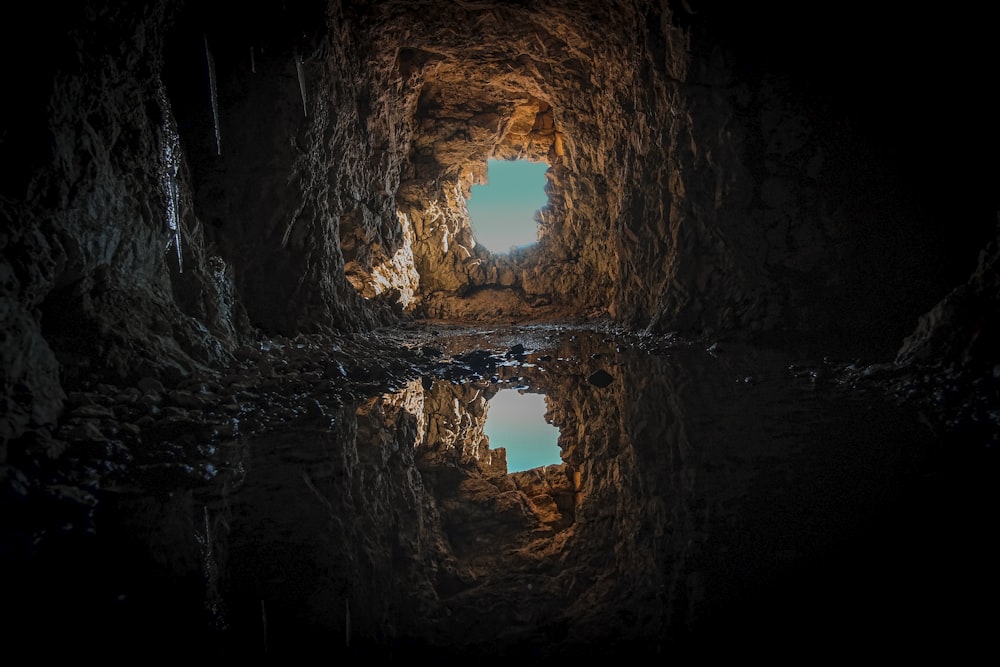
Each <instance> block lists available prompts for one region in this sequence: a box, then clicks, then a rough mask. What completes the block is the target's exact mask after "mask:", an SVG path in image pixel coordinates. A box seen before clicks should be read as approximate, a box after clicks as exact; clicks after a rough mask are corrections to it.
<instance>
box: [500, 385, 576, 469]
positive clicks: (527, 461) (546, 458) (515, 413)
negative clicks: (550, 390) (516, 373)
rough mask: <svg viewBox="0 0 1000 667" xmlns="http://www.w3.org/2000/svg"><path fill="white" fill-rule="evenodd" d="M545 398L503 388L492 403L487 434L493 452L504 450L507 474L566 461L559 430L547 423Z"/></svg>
mask: <svg viewBox="0 0 1000 667" xmlns="http://www.w3.org/2000/svg"><path fill="white" fill-rule="evenodd" d="M545 412H546V406H545V396H544V395H543V394H535V393H531V392H528V391H525V390H521V389H501V390H500V391H498V392H497V393H496V395H495V396H494V397H493V398H491V399H490V401H489V413H488V414H487V416H486V424H485V425H484V429H483V431H484V433H485V434H486V436H487V437H488V438H489V442H490V446H491V447H493V449H498V448H500V447H503V449H504V451H505V452H506V455H507V472H520V471H522V470H531V469H532V468H540V467H542V466H547V465H555V464H558V463H561V462H562V459H561V458H560V456H559V443H558V441H559V429H558V428H556V427H555V426H553V425H552V424H550V423H548V422H547V421H545Z"/></svg>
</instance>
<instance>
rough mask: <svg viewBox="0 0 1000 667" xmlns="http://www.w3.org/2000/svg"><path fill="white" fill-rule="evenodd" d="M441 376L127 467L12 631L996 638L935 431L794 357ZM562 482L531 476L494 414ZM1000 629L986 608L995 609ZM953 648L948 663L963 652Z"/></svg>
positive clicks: (713, 646) (590, 643)
mask: <svg viewBox="0 0 1000 667" xmlns="http://www.w3.org/2000/svg"><path fill="white" fill-rule="evenodd" d="M435 344H436V345H437V346H438V349H437V350H435V353H437V352H440V357H439V359H438V362H437V364H436V365H435V366H433V367H430V368H429V370H428V371H427V372H426V374H425V375H424V376H423V377H415V378H413V380H412V381H410V382H409V383H408V384H406V385H405V386H402V387H397V388H395V390H393V391H389V392H388V393H384V394H383V393H377V394H375V395H372V396H368V397H364V398H359V399H357V400H355V401H351V402H346V403H344V404H343V405H338V406H329V409H328V410H327V411H326V412H325V414H322V415H314V416H311V417H310V416H307V417H303V418H301V419H300V420H298V421H297V422H295V423H292V424H289V425H287V427H283V428H281V429H276V430H274V431H272V432H270V433H267V434H264V435H259V436H254V437H251V438H247V439H239V438H237V439H234V440H231V441H229V442H227V443H225V444H224V445H222V446H219V447H215V448H210V449H206V450H205V451H204V452H203V459H202V460H200V461H198V460H187V461H186V462H185V463H184V465H185V466H186V468H185V470H188V471H189V472H190V471H191V470H205V469H206V468H205V466H211V469H212V470H213V471H214V473H213V474H212V475H192V474H180V473H178V471H177V468H176V467H171V466H170V465H167V464H166V463H164V464H162V465H149V466H147V467H145V468H142V469H137V470H135V471H134V472H133V474H132V476H131V477H130V478H129V479H128V480H123V481H122V482H121V483H120V484H118V485H116V486H115V487H114V488H108V489H106V490H105V491H104V492H103V493H102V494H101V496H100V498H98V499H97V502H96V505H95V506H94V511H95V512H96V516H97V520H96V526H97V529H96V531H94V532H93V533H92V534H87V535H82V536H81V535H75V536H72V535H71V534H69V533H68V534H67V537H66V539H65V542H64V543H63V544H61V545H55V546H51V547H48V548H47V549H45V550H43V551H40V552H39V553H37V554H35V555H34V557H33V559H32V560H30V561H28V562H26V563H23V564H22V565H23V568H22V569H21V571H20V572H19V576H18V579H17V585H16V586H13V588H12V592H10V593H9V596H8V601H7V603H6V604H7V607H8V610H15V611H16V614H15V616H16V618H15V619H13V620H11V621H9V625H8V626H7V627H8V628H10V629H11V630H13V631H14V632H16V633H21V635H20V636H25V637H31V638H36V639H34V641H36V643H37V646H38V647H39V651H42V652H44V650H43V649H44V646H43V645H42V644H41V643H40V642H38V640H37V638H38V637H44V636H46V633H47V632H49V631H51V632H54V633H59V636H60V637H62V641H63V642H64V645H70V646H72V645H74V643H77V644H79V645H83V644H84V643H88V644H91V645H92V644H95V643H96V644H97V645H101V646H107V647H109V650H111V651H113V650H114V649H115V648H116V647H119V648H122V649H123V650H136V649H138V650H139V651H141V652H144V653H145V652H152V653H157V654H165V653H180V654H185V655H194V654H197V655H200V656H210V655H226V656H262V655H271V656H293V655H299V656H315V655H322V656H326V657H328V658H335V657H337V656H348V655H357V656H390V657H391V656H396V657H403V656H406V655H410V654H412V655H418V654H424V655H466V656H475V655H481V654H483V653H486V652H488V653H490V654H491V655H508V656H510V657H525V656H544V655H549V656H560V655H591V656H594V655H602V656H612V655H616V654H619V653H620V652H621V651H625V650H629V651H634V652H638V653H642V654H648V655H654V654H670V655H679V654H680V653H681V652H684V651H691V652H695V653H698V654H699V655H702V656H705V655H711V654H723V653H725V654H735V655H746V654H748V653H757V654H760V652H762V651H766V652H767V653H768V654H769V655H774V654H782V653H785V652H788V653H794V652H795V651H796V650H799V648H796V647H803V646H805V647H810V648H809V649H808V650H810V651H812V652H811V653H809V655H816V653H815V651H824V652H825V651H827V650H829V651H833V652H839V651H845V652H851V651H854V650H860V647H867V648H866V650H870V649H885V650H889V649H893V648H894V647H895V648H898V647H899V646H900V645H901V643H905V642H914V641H916V639H915V638H918V637H919V638H920V640H921V641H928V642H931V644H932V645H933V644H935V643H936V639H935V638H947V637H952V636H954V635H955V634H956V633H958V632H960V631H961V632H970V633H975V632H979V631H984V630H986V629H987V628H988V624H989V623H990V618H991V617H990V616H989V615H984V614H981V613H978V612H975V611H973V608H974V604H973V603H978V602H980V601H981V602H986V601H987V600H986V599H984V598H985V597H986V596H988V595H990V594H991V593H993V592H995V591H996V590H997V588H996V577H995V575H992V574H989V573H991V572H992V571H993V567H992V566H989V567H987V566H986V565H985V564H986V563H987V562H989V559H990V558H991V557H992V556H991V555H990V554H995V551H991V550H990V549H988V548H986V546H985V541H984V539H982V538H980V537H978V535H980V534H982V533H983V532H985V531H981V529H982V526H979V525H978V524H977V521H978V520H979V517H980V516H981V514H980V512H979V509H977V507H976V499H975V496H974V495H973V494H974V490H972V489H971V488H963V487H961V486H960V485H957V484H955V485H953V484H950V483H949V482H948V478H947V477H945V476H942V475H941V474H940V473H939V472H936V469H935V467H934V465H935V458H936V457H937V456H938V454H939V449H938V448H939V443H937V442H936V441H935V439H934V437H933V434H932V433H931V432H930V431H929V429H928V428H927V427H926V426H925V425H924V423H922V421H921V420H920V419H919V416H918V415H914V414H911V413H910V412H909V411H907V410H905V409H903V408H900V407H898V406H893V405H890V404H888V403H885V402H883V401H881V400H879V399H878V398H877V397H873V396H870V395H855V394H854V393H852V392H850V391H847V390H845V389H844V388H842V387H839V386H837V385H836V383H830V382H825V381H824V379H823V373H824V368H823V365H822V363H820V364H818V365H808V363H809V362H808V360H802V359H796V358H793V357H792V356H791V355H788V354H785V353H777V352H773V351H766V350H755V349H751V348H745V347H737V346H732V347H730V346H726V345H717V346H713V347H711V348H710V349H707V350H706V349H704V347H703V346H699V345H694V344H688V343H684V342H681V341H674V342H668V343H664V342H663V341H660V342H657V343H652V342H647V341H645V340H644V339H642V338H641V337H635V336H617V335H608V334H606V333H601V332H591V331H586V330H572V329H568V328H562V327H553V328H544V327H540V328H534V329H532V328H523V329H518V330H511V331H504V332H491V331H484V332H474V333H473V334H470V335H469V336H466V337H458V336H453V337H449V336H447V335H445V334H442V335H441V336H440V338H438V339H437V340H435ZM518 387H522V388H523V387H531V389H532V391H534V392H537V393H535V394H533V395H534V396H537V397H541V395H542V394H543V393H544V395H545V402H546V404H547V412H546V414H547V417H548V419H549V420H550V421H551V425H550V428H552V429H556V430H558V432H559V434H560V435H559V448H560V450H561V459H560V462H559V463H557V464H555V465H548V466H546V467H544V468H534V469H531V470H526V471H523V472H510V471H509V470H508V469H507V464H508V463H509V462H510V455H509V454H508V457H506V460H505V457H503V456H500V455H498V452H497V451H494V450H493V449H492V447H491V445H490V441H491V440H492V438H491V437H487V435H488V433H487V431H486V428H485V426H486V422H487V419H488V414H490V413H491V412H493V411H494V410H498V406H499V405H501V404H499V403H495V401H497V399H498V397H500V396H501V395H506V394H504V392H507V391H512V392H514V393H516V392H517V390H516V388H518ZM989 602H990V603H991V604H992V603H993V601H992V600H989ZM943 642H944V640H942V643H943Z"/></svg>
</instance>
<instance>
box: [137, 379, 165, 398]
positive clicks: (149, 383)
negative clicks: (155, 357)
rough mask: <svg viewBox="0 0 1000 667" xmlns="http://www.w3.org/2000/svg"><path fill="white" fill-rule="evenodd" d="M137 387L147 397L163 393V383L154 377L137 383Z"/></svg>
mask: <svg viewBox="0 0 1000 667" xmlns="http://www.w3.org/2000/svg"><path fill="white" fill-rule="evenodd" d="M136 386H137V387H139V389H141V390H142V392H143V393H144V394H146V395H149V394H162V393H163V383H162V382H160V381H159V380H157V379H156V378H154V377H149V376H147V377H144V378H142V379H141V380H139V382H137V383H136Z"/></svg>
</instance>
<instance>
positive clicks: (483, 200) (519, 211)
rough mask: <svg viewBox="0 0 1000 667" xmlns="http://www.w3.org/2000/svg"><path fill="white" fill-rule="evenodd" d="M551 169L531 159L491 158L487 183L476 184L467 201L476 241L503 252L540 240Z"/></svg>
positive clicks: (494, 251) (498, 252)
mask: <svg viewBox="0 0 1000 667" xmlns="http://www.w3.org/2000/svg"><path fill="white" fill-rule="evenodd" d="M548 169H549V165H547V164H546V163H544V162H534V161H531V160H490V161H489V163H488V164H487V176H486V180H487V182H486V184H477V185H473V186H472V189H471V195H470V197H469V199H468V201H467V206H468V209H469V223H470V225H471V226H472V234H473V236H474V237H475V239H476V243H478V244H480V245H482V246H484V247H485V248H486V249H488V250H489V251H491V252H493V253H497V254H503V253H506V252H510V251H512V250H516V249H518V248H524V247H527V246H531V245H534V244H535V243H537V242H538V237H539V229H538V226H539V224H540V221H539V218H538V214H539V211H540V210H541V209H542V208H543V207H545V206H547V205H548V194H546V192H545V183H546V178H545V173H546V172H547V171H548Z"/></svg>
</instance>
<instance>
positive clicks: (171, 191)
mask: <svg viewBox="0 0 1000 667" xmlns="http://www.w3.org/2000/svg"><path fill="white" fill-rule="evenodd" d="M157 101H158V102H159V106H160V115H161V116H162V117H163V121H162V123H163V124H162V127H161V128H160V131H161V132H162V134H163V149H162V152H161V153H160V158H161V159H160V185H161V186H162V188H163V194H164V196H165V197H166V217H167V227H169V228H170V231H171V232H172V234H173V236H172V237H171V239H170V240H169V241H168V242H167V249H168V250H169V249H170V246H171V245H173V246H174V248H176V251H177V271H178V273H184V255H183V252H182V251H181V224H180V197H179V193H178V187H177V174H178V172H179V171H180V166H181V147H180V137H179V135H178V134H177V127H176V125H175V122H174V114H173V111H172V110H171V108H170V102H169V101H168V100H167V92H166V89H165V88H164V87H163V84H162V83H161V84H160V88H159V90H158V91H157Z"/></svg>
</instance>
